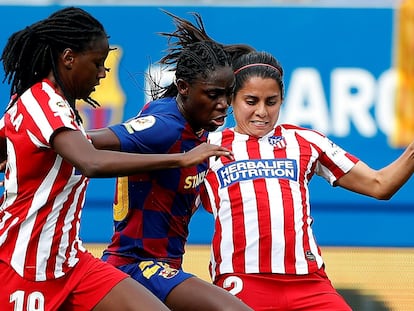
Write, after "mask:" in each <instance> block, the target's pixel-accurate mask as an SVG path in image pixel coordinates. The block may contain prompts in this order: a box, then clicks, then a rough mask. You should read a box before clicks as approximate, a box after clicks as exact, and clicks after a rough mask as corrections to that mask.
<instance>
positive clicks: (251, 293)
mask: <svg viewBox="0 0 414 311" xmlns="http://www.w3.org/2000/svg"><path fill="white" fill-rule="evenodd" d="M214 283H215V284H216V285H218V286H220V287H222V288H224V289H226V290H227V291H229V292H230V293H232V294H234V295H235V296H237V297H238V298H240V299H241V300H242V301H243V302H244V303H246V304H247V305H249V306H250V307H251V308H253V309H254V310H255V311H276V310H315V311H323V310H326V311H332V310H335V311H352V309H351V307H350V306H348V304H347V303H346V302H345V300H344V299H343V298H342V296H341V295H339V294H338V292H337V291H336V290H335V289H334V288H333V286H332V284H331V281H330V280H329V279H328V277H327V276H326V273H325V271H324V269H320V270H319V271H318V272H316V273H312V274H308V275H283V274H237V273H232V274H224V275H221V276H219V277H217V279H216V280H215V282H214Z"/></svg>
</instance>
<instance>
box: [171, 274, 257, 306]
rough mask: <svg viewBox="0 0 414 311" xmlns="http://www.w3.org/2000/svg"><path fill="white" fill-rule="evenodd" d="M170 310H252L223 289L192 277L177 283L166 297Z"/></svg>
mask: <svg viewBox="0 0 414 311" xmlns="http://www.w3.org/2000/svg"><path fill="white" fill-rule="evenodd" d="M166 304H167V306H168V307H169V308H170V309H172V310H177V311H180V310H186V311H191V310H194V311H224V310H226V311H247V310H250V311H252V310H253V309H251V308H249V307H248V306H247V305H246V304H244V303H243V302H242V301H241V300H240V299H239V298H237V297H235V296H233V295H232V294H230V293H229V292H227V291H225V290H224V289H222V288H220V287H218V286H216V285H214V284H211V283H208V282H206V281H203V280H201V279H199V278H197V277H192V278H189V279H187V280H185V281H184V282H182V283H181V284H179V285H177V286H176V287H175V288H174V289H173V290H172V291H171V293H170V294H169V295H168V297H167V299H166Z"/></svg>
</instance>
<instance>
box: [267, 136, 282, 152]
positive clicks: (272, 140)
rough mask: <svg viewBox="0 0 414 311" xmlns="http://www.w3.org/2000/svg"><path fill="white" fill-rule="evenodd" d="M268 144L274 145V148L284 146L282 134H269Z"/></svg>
mask: <svg viewBox="0 0 414 311" xmlns="http://www.w3.org/2000/svg"><path fill="white" fill-rule="evenodd" d="M268 139H269V144H271V145H272V146H274V147H275V149H284V148H286V139H285V138H284V137H283V136H270V137H269V138H268Z"/></svg>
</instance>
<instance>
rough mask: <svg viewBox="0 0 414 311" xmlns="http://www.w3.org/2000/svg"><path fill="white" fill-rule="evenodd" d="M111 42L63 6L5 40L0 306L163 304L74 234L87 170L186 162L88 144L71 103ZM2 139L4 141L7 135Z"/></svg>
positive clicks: (101, 73) (87, 90) (109, 171)
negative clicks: (7, 98) (6, 90)
mask: <svg viewBox="0 0 414 311" xmlns="http://www.w3.org/2000/svg"><path fill="white" fill-rule="evenodd" d="M109 51H110V48H109V43H108V36H107V34H106V33H105V30H104V28H103V26H102V25H101V23H100V22H99V21H97V20H96V19H95V18H94V17H92V16H91V15H90V14H88V13H87V12H85V11H84V10H82V9H78V8H73V7H69V8H64V9H61V10H59V11H57V12H55V13H53V14H52V15H51V16H49V17H48V18H46V19H44V20H41V21H39V22H37V23H35V24H33V25H31V26H28V27H26V28H24V29H23V30H21V31H18V32H16V33H14V34H13V35H12V36H11V37H10V38H9V40H8V42H7V44H6V47H5V48H4V51H3V53H2V56H1V60H2V61H3V66H4V71H5V74H6V80H7V81H8V82H11V96H12V99H11V101H10V104H9V106H8V108H7V111H6V113H5V115H4V117H3V119H2V121H1V122H0V136H1V137H2V139H1V148H2V149H1V150H0V153H1V159H3V158H4V157H3V156H4V152H5V150H4V148H6V149H7V166H6V170H5V193H4V200H3V203H2V205H1V207H0V280H1V284H2V285H1V291H0V309H1V310H2V311H3V310H14V311H23V310H26V311H32V310H37V311H42V310H93V309H96V310H168V308H166V307H165V306H164V305H163V304H162V303H161V301H159V300H158V299H156V298H155V296H153V295H152V294H151V293H150V292H149V291H148V290H147V289H146V288H145V287H143V286H141V285H140V284H139V283H138V282H136V281H134V280H132V279H131V278H130V277H129V276H128V275H127V274H125V273H123V272H121V271H120V270H118V269H116V268H114V267H113V266H111V265H109V264H107V263H104V262H102V261H101V260H100V259H97V258H94V257H93V256H92V255H91V254H90V253H89V252H87V251H86V250H85V248H84V247H83V246H82V242H81V240H80V239H79V225H80V216H81V210H82V207H83V204H84V201H85V190H86V187H87V184H88V179H89V177H109V176H124V175H126V174H132V173H138V172H141V171H143V170H150V169H158V168H173V167H178V166H193V165H196V164H198V163H200V162H203V161H204V160H205V159H206V156H207V154H210V156H212V155H225V154H228V152H227V151H226V150H224V149H223V148H220V147H217V146H212V145H207V144H203V145H201V147H200V148H198V149H192V150H190V151H189V152H188V153H186V154H169V155H138V154H131V153H122V152H115V151H101V150H97V149H95V148H94V146H93V145H92V143H91V141H90V140H89V138H88V137H87V135H86V133H85V131H84V129H83V127H82V123H81V121H80V117H79V115H78V113H77V111H76V108H75V101H76V99H84V100H86V101H87V102H89V103H90V104H92V105H94V104H96V102H95V101H93V99H91V98H90V97H89V96H90V94H91V92H93V90H94V88H95V86H96V85H98V84H99V81H100V79H103V78H105V76H106V71H107V68H105V66H104V63H105V60H106V58H107V55H108V53H109ZM4 142H6V147H5V145H4Z"/></svg>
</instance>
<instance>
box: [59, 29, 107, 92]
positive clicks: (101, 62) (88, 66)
mask: <svg viewBox="0 0 414 311" xmlns="http://www.w3.org/2000/svg"><path fill="white" fill-rule="evenodd" d="M108 53H109V43H108V39H107V38H106V37H101V38H98V39H96V40H95V41H93V42H92V43H91V46H90V49H88V50H86V51H83V52H73V53H72V54H71V56H70V57H69V59H71V61H72V63H71V67H70V70H66V71H64V74H63V75H62V74H61V79H62V82H63V84H64V86H65V88H66V91H67V92H68V93H69V94H70V95H71V96H72V97H73V98H75V99H85V98H87V97H88V96H89V95H90V94H91V93H92V92H93V91H95V87H96V86H97V85H99V81H100V80H101V79H103V78H105V77H106V71H107V69H106V68H105V60H106V58H107V56H108Z"/></svg>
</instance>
